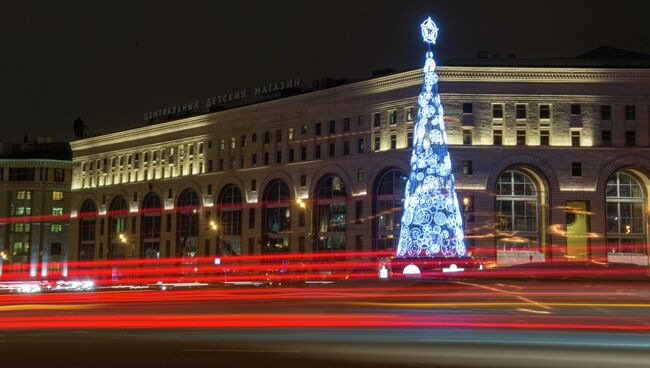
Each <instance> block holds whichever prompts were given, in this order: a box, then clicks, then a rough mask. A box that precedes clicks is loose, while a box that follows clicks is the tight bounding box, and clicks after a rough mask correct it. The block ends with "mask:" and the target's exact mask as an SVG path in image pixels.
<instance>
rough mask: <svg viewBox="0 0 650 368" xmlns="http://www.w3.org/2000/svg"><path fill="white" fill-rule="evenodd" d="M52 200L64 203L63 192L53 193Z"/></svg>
mask: <svg viewBox="0 0 650 368" xmlns="http://www.w3.org/2000/svg"><path fill="white" fill-rule="evenodd" d="M52 200H53V201H62V200H63V192H60V191H54V192H52Z"/></svg>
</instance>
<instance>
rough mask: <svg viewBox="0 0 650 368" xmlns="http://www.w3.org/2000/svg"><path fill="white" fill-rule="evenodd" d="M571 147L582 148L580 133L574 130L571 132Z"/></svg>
mask: <svg viewBox="0 0 650 368" xmlns="http://www.w3.org/2000/svg"><path fill="white" fill-rule="evenodd" d="M571 146H572V147H580V131H579V130H572V131H571Z"/></svg>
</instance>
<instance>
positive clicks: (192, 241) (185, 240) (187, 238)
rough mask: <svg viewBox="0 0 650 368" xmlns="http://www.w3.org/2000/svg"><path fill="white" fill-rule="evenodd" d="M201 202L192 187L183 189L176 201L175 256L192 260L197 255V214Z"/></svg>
mask: <svg viewBox="0 0 650 368" xmlns="http://www.w3.org/2000/svg"><path fill="white" fill-rule="evenodd" d="M200 209H201V200H200V197H199V194H198V193H197V192H196V190H194V189H193V188H192V187H189V188H185V189H184V190H183V191H182V192H180V194H179V195H178V197H177V199H176V256H177V257H183V258H194V257H196V256H197V255H198V249H199V248H198V245H199V212H200Z"/></svg>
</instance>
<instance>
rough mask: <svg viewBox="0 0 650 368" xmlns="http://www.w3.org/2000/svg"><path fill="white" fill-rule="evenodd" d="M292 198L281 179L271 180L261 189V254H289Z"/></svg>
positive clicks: (285, 183)
mask: <svg viewBox="0 0 650 368" xmlns="http://www.w3.org/2000/svg"><path fill="white" fill-rule="evenodd" d="M292 198H293V196H292V195H291V190H290V189H289V186H288V185H287V182H286V181H284V180H283V179H280V178H276V179H272V180H271V181H269V182H268V183H267V184H266V185H265V186H264V187H263V190H262V206H261V208H262V227H261V228H262V253H285V252H289V242H290V235H291V206H292V204H293V202H292Z"/></svg>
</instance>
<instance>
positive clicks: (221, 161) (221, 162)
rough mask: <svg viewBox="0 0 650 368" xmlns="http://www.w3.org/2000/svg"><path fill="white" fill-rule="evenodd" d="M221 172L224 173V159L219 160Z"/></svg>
mask: <svg viewBox="0 0 650 368" xmlns="http://www.w3.org/2000/svg"><path fill="white" fill-rule="evenodd" d="M219 171H223V159H222V158H220V159H219Z"/></svg>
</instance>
